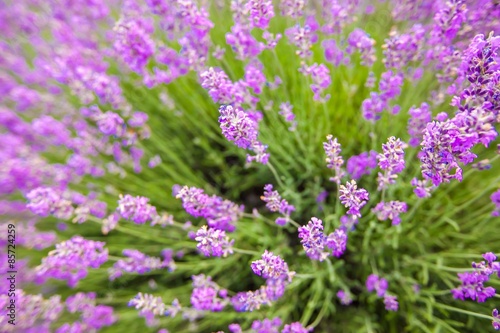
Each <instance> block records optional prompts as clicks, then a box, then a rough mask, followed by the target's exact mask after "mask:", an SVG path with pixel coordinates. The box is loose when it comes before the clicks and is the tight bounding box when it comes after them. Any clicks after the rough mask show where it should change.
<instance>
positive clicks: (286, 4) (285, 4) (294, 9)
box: [280, 0, 306, 19]
mask: <svg viewBox="0 0 500 333" xmlns="http://www.w3.org/2000/svg"><path fill="white" fill-rule="evenodd" d="M305 4H306V0H283V1H281V3H280V9H281V15H283V16H289V17H291V18H294V19H296V18H299V17H301V16H302V15H303V13H304V7H305Z"/></svg>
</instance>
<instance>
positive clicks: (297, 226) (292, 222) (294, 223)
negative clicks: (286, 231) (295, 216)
mask: <svg viewBox="0 0 500 333" xmlns="http://www.w3.org/2000/svg"><path fill="white" fill-rule="evenodd" d="M288 221H290V224H291V225H293V226H294V227H295V228H297V229H298V228H300V227H301V225H300V224H298V223H297V222H295V221H294V220H292V219H291V218H289V219H288Z"/></svg>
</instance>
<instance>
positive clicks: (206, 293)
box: [191, 274, 229, 312]
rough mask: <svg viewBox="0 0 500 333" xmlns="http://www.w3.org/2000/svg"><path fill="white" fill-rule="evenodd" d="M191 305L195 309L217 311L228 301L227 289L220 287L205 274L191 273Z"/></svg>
mask: <svg viewBox="0 0 500 333" xmlns="http://www.w3.org/2000/svg"><path fill="white" fill-rule="evenodd" d="M192 279H193V292H192V293H191V305H192V306H193V308H194V309H196V310H201V311H213V312H219V311H222V310H223V309H224V307H225V306H226V305H227V304H228V303H229V299H228V297H227V290H225V289H221V288H220V287H219V286H218V285H217V284H216V283H214V282H213V281H212V278H211V277H205V275H203V274H200V275H193V276H192Z"/></svg>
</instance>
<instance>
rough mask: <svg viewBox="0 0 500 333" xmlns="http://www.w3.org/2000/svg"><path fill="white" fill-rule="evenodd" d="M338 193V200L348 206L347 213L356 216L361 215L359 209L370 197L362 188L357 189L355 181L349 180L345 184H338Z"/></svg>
mask: <svg viewBox="0 0 500 333" xmlns="http://www.w3.org/2000/svg"><path fill="white" fill-rule="evenodd" d="M339 194H340V195H339V199H340V202H341V203H342V204H343V205H344V206H345V207H346V208H349V210H348V211H347V214H349V215H352V216H353V217H356V218H359V217H361V212H360V210H361V208H363V206H364V205H366V202H367V201H368V199H369V198H370V196H369V194H368V192H367V191H366V190H365V189H363V188H360V189H358V184H357V183H356V181H355V180H351V181H350V182H347V183H346V184H345V185H340V186H339Z"/></svg>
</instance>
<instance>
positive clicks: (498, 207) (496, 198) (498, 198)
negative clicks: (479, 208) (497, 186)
mask: <svg viewBox="0 0 500 333" xmlns="http://www.w3.org/2000/svg"><path fill="white" fill-rule="evenodd" d="M490 200H491V202H493V204H494V205H495V209H494V210H493V212H491V216H500V190H498V191H496V192H493V194H492V195H491V196H490Z"/></svg>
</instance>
